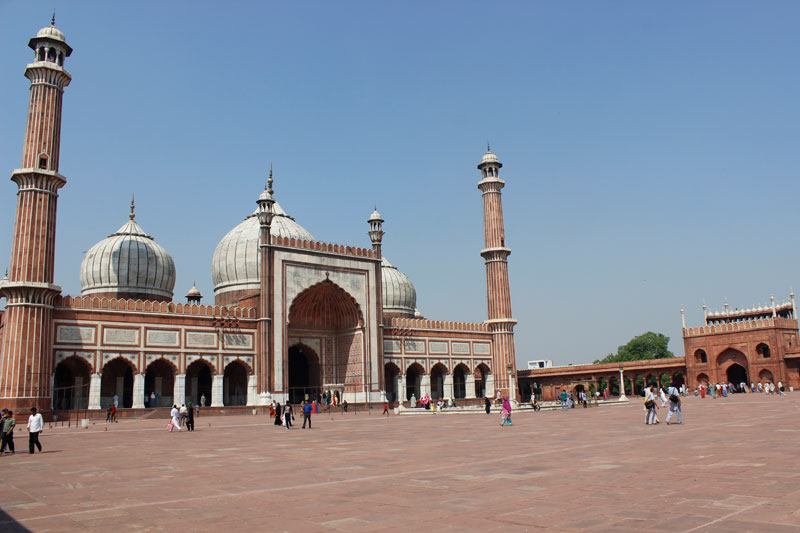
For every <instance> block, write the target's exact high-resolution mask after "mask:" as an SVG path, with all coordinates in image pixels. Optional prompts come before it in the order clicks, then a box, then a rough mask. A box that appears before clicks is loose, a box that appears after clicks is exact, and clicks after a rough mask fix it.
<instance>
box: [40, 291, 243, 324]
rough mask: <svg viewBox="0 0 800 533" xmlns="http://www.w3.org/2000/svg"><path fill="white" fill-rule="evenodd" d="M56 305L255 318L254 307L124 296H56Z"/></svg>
mask: <svg viewBox="0 0 800 533" xmlns="http://www.w3.org/2000/svg"><path fill="white" fill-rule="evenodd" d="M55 306H56V307H61V308H70V309H86V310H98V311H128V312H136V313H161V314H172V315H189V316H198V317H209V316H210V317H235V318H243V319H247V318H256V309H255V308H251V307H226V306H221V305H199V304H188V303H175V302H156V301H152V300H129V299H124V298H120V299H118V298H99V297H97V296H75V297H72V296H63V297H62V296H58V297H56V302H55Z"/></svg>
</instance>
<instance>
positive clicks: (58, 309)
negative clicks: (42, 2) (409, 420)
mask: <svg viewBox="0 0 800 533" xmlns="http://www.w3.org/2000/svg"><path fill="white" fill-rule="evenodd" d="M28 46H29V47H30V48H31V49H32V50H33V53H34V56H33V61H32V62H31V63H30V64H28V65H27V67H26V69H25V76H26V77H27V78H28V79H29V80H30V83H31V89H30V101H29V108H28V122H27V128H26V132H25V142H24V146H23V154H22V165H21V168H19V169H17V170H14V171H13V172H12V175H11V179H12V181H14V182H15V183H16V184H17V187H18V192H17V209H16V219H15V227H14V239H13V248H12V252H11V258H10V265H9V271H8V274H7V276H6V277H5V278H4V279H3V280H2V281H0V297H5V298H6V307H5V310H4V311H0V403H2V405H3V406H4V407H10V408H15V409H16V408H28V407H30V406H34V405H35V406H37V407H39V408H40V409H42V410H51V409H52V410H61V409H74V408H88V409H101V408H104V407H106V406H108V405H110V404H111V402H112V401H113V400H112V399H113V398H114V397H115V396H116V397H117V399H118V401H119V404H120V406H122V407H131V408H142V407H145V405H146V404H147V405H148V406H150V403H151V402H150V401H149V398H151V397H155V399H156V402H154V404H155V405H156V406H167V405H171V404H173V403H178V404H180V403H183V402H188V401H192V402H194V403H195V404H205V405H208V406H213V407H221V406H227V405H252V406H256V405H266V404H267V403H269V402H271V401H272V400H273V399H275V400H277V401H280V402H285V401H287V400H291V401H297V400H299V399H301V398H303V397H305V396H306V395H308V396H311V397H315V396H319V395H320V394H321V393H322V392H326V393H327V392H330V393H331V394H332V395H333V396H336V397H338V398H339V400H340V401H341V400H347V401H348V402H351V403H353V402H367V401H369V402H380V401H384V400H388V401H398V400H408V399H410V398H412V397H415V398H420V397H421V396H422V395H425V394H426V393H429V394H430V395H431V396H433V397H444V398H456V399H458V398H463V399H471V398H480V397H482V396H484V395H493V394H494V393H495V390H499V389H506V390H507V389H508V388H509V385H511V386H512V389H513V384H514V376H515V373H516V369H515V364H514V361H515V356H514V333H513V328H514V324H515V323H516V322H515V320H514V319H513V318H512V316H511V297H510V290H509V279H508V264H507V259H508V255H509V254H510V253H511V251H510V249H509V248H507V247H506V243H505V236H504V229H503V209H502V202H501V190H502V188H503V186H504V182H503V180H501V179H500V177H499V172H500V169H501V167H502V164H501V163H500V162H499V161H498V159H497V156H496V155H495V154H493V153H492V152H491V151H487V153H486V154H485V155H484V156H483V158H482V159H481V162H480V164H479V165H478V169H479V170H480V179H479V181H478V184H477V185H478V189H480V191H481V193H482V197H483V208H484V209H483V215H484V222H485V248H484V249H483V250H482V251H481V255H482V256H483V258H484V259H485V262H486V281H487V294H488V296H487V299H488V315H489V316H488V320H487V321H485V322H482V323H458V322H448V321H440V320H427V319H424V318H422V317H421V316H420V315H419V312H418V311H417V309H416V292H415V290H414V286H413V284H412V283H411V281H410V280H409V279H408V277H407V276H406V275H405V274H403V273H402V272H400V271H399V270H398V269H397V268H395V267H394V266H393V265H392V264H391V263H390V262H389V261H388V260H387V259H386V258H385V257H383V254H382V250H381V243H382V238H383V235H384V232H383V222H384V221H383V219H382V218H381V215H380V213H379V212H378V211H377V209H376V210H375V211H374V212H373V213H372V215H371V216H370V217H369V220H368V224H369V231H368V235H369V238H370V241H371V247H369V248H361V247H358V246H348V245H339V244H331V243H325V242H320V241H318V240H316V239H315V238H314V237H313V235H312V234H311V233H310V232H309V231H307V230H306V229H305V228H303V227H302V226H301V225H300V224H299V223H298V222H297V221H295V219H294V218H292V217H291V216H290V215H289V214H288V213H287V212H286V211H285V210H284V209H283V208H282V207H281V206H280V205H279V204H278V202H277V201H276V200H275V196H274V191H273V176H272V171H271V170H270V176H269V181H268V187H267V188H266V189H265V190H264V191H263V192H262V193H261V194H260V196H258V197H256V196H255V195H254V197H253V199H251V200H247V199H244V200H243V201H242V209H243V215H244V220H243V221H242V222H241V223H240V224H239V225H238V226H236V227H235V228H233V229H232V230H231V231H230V232H228V234H227V235H225V237H223V239H222V240H221V241H220V243H219V245H218V246H217V248H216V250H215V252H214V256H213V261H212V265H211V274H212V278H213V282H214V300H215V301H214V305H202V304H201V303H200V302H201V298H202V295H201V294H200V292H199V291H198V290H197V288H196V287H192V289H191V290H190V291H189V292H188V294H187V295H186V297H187V302H185V303H183V302H181V303H179V302H175V301H174V292H173V291H174V288H175V264H174V262H173V260H172V257H171V256H170V254H169V253H168V252H167V250H165V249H164V248H163V247H162V246H160V245H159V244H158V243H157V242H156V241H155V239H154V238H153V237H152V236H151V235H149V234H148V233H147V232H146V231H145V230H144V229H143V228H142V226H140V224H139V221H137V220H136V215H135V211H134V208H135V206H134V203H133V201H132V202H131V212H130V215H129V217H128V220H126V221H124V223H123V224H122V226H121V227H120V228H119V229H118V230H116V231H115V232H113V233H111V234H110V235H109V236H108V237H106V238H105V239H103V240H101V241H100V242H98V243H97V244H95V245H94V246H92V247H91V248H90V249H89V251H88V252H87V253H86V255H85V257H84V259H83V262H82V263H81V265H80V281H81V294H80V296H68V295H63V294H62V293H61V288H60V287H59V286H58V285H55V284H54V264H55V253H54V252H55V236H56V214H57V209H56V204H57V200H58V191H59V189H60V188H61V187H63V186H65V185H66V183H67V178H66V177H65V176H64V175H62V174H60V173H59V149H60V141H61V106H62V98H63V94H64V89H65V88H66V87H67V86H68V85H69V84H70V81H71V80H72V76H71V75H70V73H69V72H68V71H67V70H66V68H65V64H66V60H67V58H69V57H70V56H71V54H72V51H73V50H72V48H71V47H70V46H69V45H68V44H67V41H66V39H65V37H64V34H63V33H62V32H61V31H60V30H59V29H58V28H56V27H55V21H54V20H53V22H52V23H51V25H50V26H47V27H45V28H43V29H41V30H40V31H39V32H38V33H37V35H36V36H35V37H33V38H32V39H31V40H30V42H29V43H28ZM251 201H252V202H253V203H249V202H251ZM248 205H249V206H251V207H255V210H254V211H253V212H250V208H249V207H248ZM76 266H77V265H76Z"/></svg>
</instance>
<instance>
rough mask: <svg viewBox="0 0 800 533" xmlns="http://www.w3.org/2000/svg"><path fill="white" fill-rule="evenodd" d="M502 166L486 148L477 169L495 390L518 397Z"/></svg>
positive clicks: (482, 251)
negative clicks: (481, 206)
mask: <svg viewBox="0 0 800 533" xmlns="http://www.w3.org/2000/svg"><path fill="white" fill-rule="evenodd" d="M502 166H503V165H502V163H500V162H499V161H498V160H497V156H496V155H494V154H493V153H492V151H491V149H489V147H487V150H486V154H484V156H483V157H482V158H481V163H480V164H479V165H478V170H480V171H481V181H479V182H478V189H480V190H481V193H483V227H484V234H485V248H484V249H483V250H481V256H483V258H484V260H485V261H486V298H487V301H488V304H489V320H488V324H489V327H490V328H491V331H492V372H493V373H494V387H495V390H497V389H501V390H502V391H503V394H509V396H510V397H513V398H516V393H517V391H516V383H514V382H513V381H511V380H510V379H509V378H510V377H511V376H514V377H516V374H517V363H516V357H515V355H514V324H516V323H517V321H516V320H514V319H513V318H511V291H510V289H509V285H508V255H509V254H510V253H511V250H510V249H508V248H506V236H505V230H504V228H503V201H502V198H501V189H502V188H503V187H504V186H505V182H504V181H503V180H501V179H500V177H499V176H500V168H501V167H502Z"/></svg>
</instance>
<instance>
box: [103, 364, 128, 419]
mask: <svg viewBox="0 0 800 533" xmlns="http://www.w3.org/2000/svg"><path fill="white" fill-rule="evenodd" d="M133 370H134V369H133V363H131V362H130V361H128V360H127V359H123V358H121V357H117V358H116V359H112V360H111V361H109V362H108V363H106V365H105V366H104V367H103V376H102V378H101V379H100V405H101V406H102V407H108V406H109V405H113V404H114V396H115V395H116V396H117V398H118V401H117V405H118V407H125V408H130V407H131V406H133Z"/></svg>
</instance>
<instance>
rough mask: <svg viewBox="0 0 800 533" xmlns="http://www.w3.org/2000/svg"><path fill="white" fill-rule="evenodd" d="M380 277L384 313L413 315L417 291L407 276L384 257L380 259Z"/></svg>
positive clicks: (415, 308)
mask: <svg viewBox="0 0 800 533" xmlns="http://www.w3.org/2000/svg"><path fill="white" fill-rule="evenodd" d="M381 278H382V280H383V312H384V314H389V315H401V316H405V317H414V316H415V313H416V312H417V291H416V289H414V284H413V283H411V280H410V279H408V276H406V275H405V274H403V273H402V272H400V271H399V270H397V268H396V267H395V266H394V265H392V264H391V263H390V262H389V261H388V260H387V259H386V258H385V257H384V258H383V259H382V261H381Z"/></svg>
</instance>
